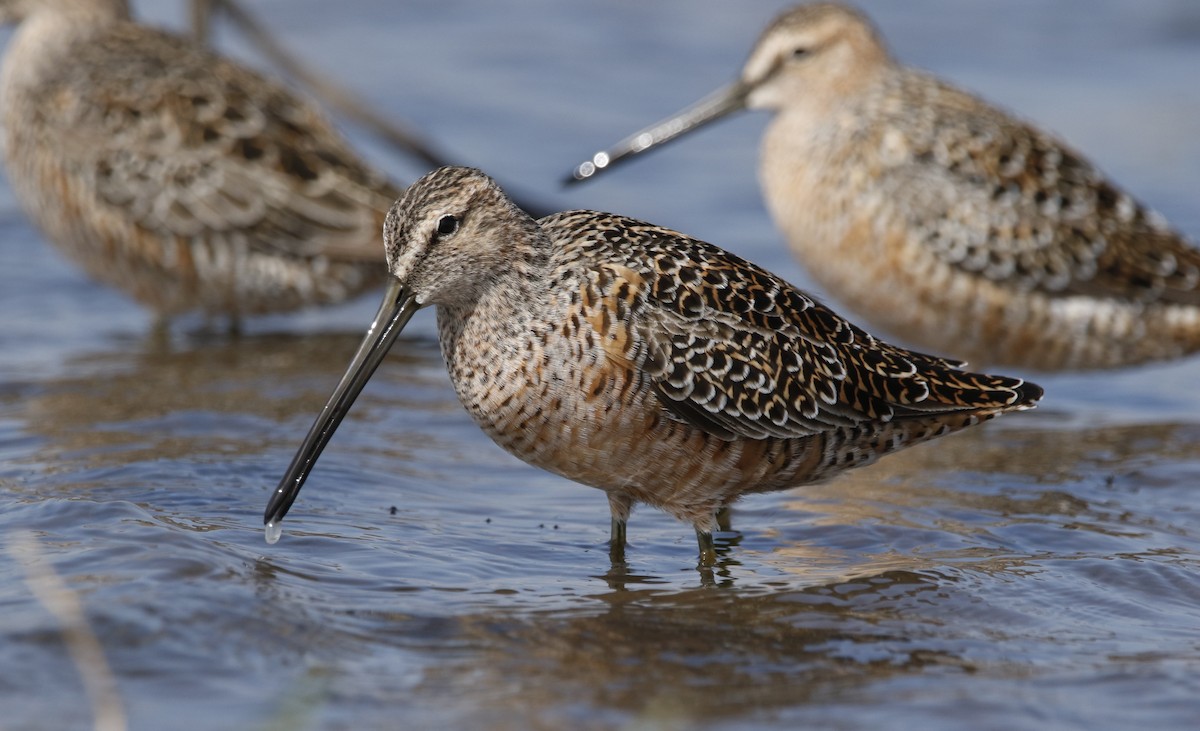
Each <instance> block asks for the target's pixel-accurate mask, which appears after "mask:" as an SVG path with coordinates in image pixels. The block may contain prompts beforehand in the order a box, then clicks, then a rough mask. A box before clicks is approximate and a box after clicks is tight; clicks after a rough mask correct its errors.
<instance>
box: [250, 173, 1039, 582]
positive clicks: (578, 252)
mask: <svg viewBox="0 0 1200 731" xmlns="http://www.w3.org/2000/svg"><path fill="white" fill-rule="evenodd" d="M384 247H385V249H386V252H387V261H388V270H389V271H390V272H391V274H392V279H391V282H390V284H389V285H388V287H387V292H386V294H385V296H384V301H383V304H382V306H381V307H380V310H379V313H378V314H377V315H376V318H375V321H374V322H373V323H372V324H371V328H370V330H369V331H368V333H367V336H366V338H365V339H364V340H363V343H362V345H361V346H360V348H359V350H358V353H357V354H356V355H355V357H354V360H353V362H352V363H351V364H350V368H349V370H347V372H346V375H345V376H343V378H342V381H341V383H339V384H338V386H337V389H336V390H335V391H334V394H333V396H332V397H331V398H330V400H329V403H328V404H327V405H326V406H325V409H324V410H323V411H322V412H321V415H320V416H319V417H318V418H317V421H316V423H315V424H313V427H312V429H311V430H310V431H309V434H308V437H307V439H306V440H305V442H304V444H303V445H302V446H301V447H300V450H299V451H298V452H297V453H296V456H295V458H294V459H293V460H292V463H291V466H290V467H289V468H288V470H287V473H286V474H285V475H284V477H283V479H282V480H281V481H280V483H279V487H278V489H277V490H276V491H275V493H274V495H273V496H272V497H271V500H270V503H269V504H268V505H267V510H266V514H265V516H264V520H265V522H266V523H267V528H268V540H271V541H273V540H274V539H276V538H278V535H279V531H280V526H279V522H280V521H281V520H282V519H283V517H284V515H286V514H287V511H288V509H289V508H290V507H291V505H292V502H293V501H294V500H295V499H296V496H297V494H298V493H299V491H300V488H301V486H302V485H303V484H304V481H305V479H306V478H307V477H308V474H309V471H310V470H311V469H312V467H313V464H314V463H315V462H316V459H317V457H318V456H319V455H320V453H321V450H322V449H323V448H324V447H325V445H326V443H328V441H329V438H330V437H331V436H332V435H333V432H334V429H336V428H337V425H338V424H339V423H340V422H341V419H342V417H343V416H345V414H346V412H347V411H348V410H349V408H350V405H351V404H352V403H353V402H354V399H355V397H356V396H357V395H358V393H359V391H361V389H362V387H363V386H364V385H365V384H366V382H367V379H368V378H370V376H371V374H372V372H374V370H375V368H376V367H377V366H378V365H379V363H380V362H381V361H382V360H383V357H384V355H385V354H386V353H387V351H388V349H389V348H390V347H391V344H392V343H393V342H394V341H395V339H396V336H397V335H398V334H399V333H400V331H401V329H402V328H403V327H404V325H405V324H406V323H407V322H408V320H409V318H410V317H411V316H412V315H413V313H414V312H415V311H416V310H417V309H419V308H421V307H424V306H427V305H437V308H438V310H437V315H438V330H439V334H440V340H441V346H442V355H443V357H444V359H445V361H446V364H447V367H448V368H449V371H450V380H451V382H452V383H453V385H454V388H455V390H456V391H457V392H458V397H459V399H460V400H461V401H462V403H463V405H464V406H465V407H466V408H467V411H469V412H470V413H471V416H473V417H474V418H475V421H476V422H477V423H478V424H479V425H480V427H482V428H483V430H484V431H485V432H486V433H487V434H488V436H490V437H491V438H492V439H493V440H494V441H495V442H496V443H497V444H499V445H500V446H501V447H503V448H505V449H506V450H508V451H509V452H511V453H512V454H514V455H516V456H517V457H519V458H521V459H523V460H525V461H526V462H528V463H530V464H533V465H536V466H538V467H542V468H544V469H547V470H550V471H551V472H554V473H557V474H559V475H562V476H563V477H567V478H569V479H572V480H576V481H578V482H581V483H583V484H585V485H590V486H593V487H598V488H600V489H602V490H604V491H605V492H606V493H607V494H608V501H609V507H610V509H611V512H612V541H611V544H612V546H613V549H614V550H616V551H619V550H620V549H621V547H622V546H623V544H624V540H625V523H626V520H627V519H628V517H629V512H630V509H631V507H632V506H633V504H634V503H638V502H642V503H647V504H650V505H653V506H655V507H659V508H662V509H663V510H665V511H667V512H668V513H670V514H671V515H674V516H675V517H676V518H678V519H680V520H684V521H687V522H689V523H691V524H692V525H694V526H695V528H696V534H697V537H698V540H699V543H700V551H701V559H702V561H704V562H705V563H711V561H712V560H713V558H714V556H715V554H714V553H713V540H712V531H713V529H714V528H715V527H716V519H715V517H714V516H715V514H716V513H717V512H718V511H719V510H721V509H722V508H723V507H725V506H727V505H729V504H730V503H731V502H733V501H734V500H736V499H737V498H739V497H740V496H742V495H743V494H746V493H753V492H767V491H771V490H781V489H785V488H789V487H795V486H797V485H802V484H805V483H810V482H814V481H817V480H822V479H825V478H828V477H831V476H833V475H835V474H837V473H838V472H841V471H843V470H846V469H849V468H851V467H856V466H859V465H863V464H867V463H868V462H872V461H874V460H875V458H877V457H878V456H880V455H882V454H886V453H888V452H892V451H895V450H897V449H900V448H901V447H905V446H908V445H911V444H916V443H918V442H922V441H925V440H928V439H932V438H934V437H937V436H941V435H943V434H948V433H950V432H953V431H957V430H959V429H962V428H964V427H967V426H970V425H972V424H976V423H979V422H980V421H983V420H986V419H988V418H990V417H992V416H995V415H997V414H1001V413H1004V412H1006V411H1013V410H1019V409H1027V408H1031V407H1032V406H1033V405H1034V402H1036V401H1037V400H1038V399H1039V398H1040V397H1041V394H1042V390H1041V389H1040V388H1039V387H1037V386H1035V385H1034V384H1031V383H1025V382H1022V381H1021V380H1019V379H1016V378H1005V377H1003V376H986V375H981V374H978V373H967V372H964V371H961V370H958V369H957V367H956V364H955V363H952V362H950V361H946V360H943V359H941V358H936V357H932V356H927V355H921V354H919V353H913V352H910V351H907V350H904V349H901V348H897V347H893V346H891V345H888V344H886V343H883V342H880V341H878V340H876V339H875V338H873V337H871V336H870V335H868V334H867V333H865V332H863V331H862V330H860V329H858V328H857V327H855V326H853V325H851V324H850V323H849V322H846V321H845V320H843V319H842V318H840V317H838V316H837V315H836V314H834V313H833V312H832V311H830V310H829V309H827V308H825V307H824V306H822V305H820V304H818V303H816V302H814V301H813V300H812V299H810V298H809V297H807V296H806V295H805V294H804V293H803V292H800V291H799V290H797V289H795V288H794V287H792V286H791V285H789V284H788V283H787V282H784V281H783V280H781V279H779V278H778V277H776V276H774V275H772V274H770V273H769V272H766V271H763V270H762V269H759V268H758V267H756V266H754V265H753V264H751V263H749V262H747V261H744V260H742V259H739V258H738V257H736V256H734V255H732V254H729V253H726V252H725V251H722V250H721V249H718V248H717V247H715V246H712V245H709V244H706V243H704V242H702V241H697V240H695V239H691V238H688V237H687V236H684V235H683V234H680V233H676V232H675V231H671V230H668V229H664V228H659V227H657V226H652V225H650V224H647V223H642V222H640V221H635V220H632V219H628V218H624V217H621V216H617V215H613V214H608V213H596V212H593V211H571V212H567V213H558V214H555V215H552V216H548V217H546V218H543V219H541V220H540V221H534V220H533V219H532V218H530V217H529V216H528V215H527V214H526V213H524V212H523V211H522V210H521V209H519V208H517V207H516V206H515V205H514V204H513V203H512V201H510V200H509V198H508V197H507V196H505V194H504V192H503V191H501V190H500V188H499V187H498V186H497V185H496V184H495V182H493V181H492V180H491V178H489V177H487V176H486V175H484V174H483V173H481V172H479V171H478V170H473V169H469V168H452V167H447V168H440V169H438V170H435V171H434V172H432V173H430V174H428V175H426V176H425V177H423V178H422V179H421V180H419V181H417V182H416V183H414V184H413V186H412V187H411V188H410V189H409V190H408V191H407V192H405V193H404V195H403V197H401V198H400V200H398V201H397V202H396V204H395V205H394V206H393V207H392V209H391V211H390V212H389V213H388V217H387V221H386V223H385V224H384Z"/></svg>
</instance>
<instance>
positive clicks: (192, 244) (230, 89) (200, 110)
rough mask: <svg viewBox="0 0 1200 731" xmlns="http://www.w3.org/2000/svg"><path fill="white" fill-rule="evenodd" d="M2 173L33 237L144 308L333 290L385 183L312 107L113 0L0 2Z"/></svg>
mask: <svg viewBox="0 0 1200 731" xmlns="http://www.w3.org/2000/svg"><path fill="white" fill-rule="evenodd" d="M0 21H4V22H10V23H12V22H15V23H18V24H19V26H18V28H17V31H16V33H15V34H14V35H13V38H12V40H11V41H10V42H9V47H8V50H7V54H6V55H5V58H4V63H3V69H2V70H0V107H2V111H0V114H2V115H3V117H2V118H3V122H4V128H5V129H4V135H5V137H4V142H5V162H6V165H7V170H8V178H9V181H10V183H11V185H12V187H13V189H14V191H15V192H16V195H17V198H18V200H19V201H20V203H21V205H22V207H23V208H24V210H25V211H26V213H27V214H28V215H29V216H30V217H31V218H32V219H33V220H34V222H35V223H36V224H37V225H38V227H39V228H41V230H42V231H43V232H44V234H45V235H46V237H47V238H48V239H49V240H50V241H51V242H52V243H54V244H55V245H57V246H58V247H59V248H60V249H61V250H62V251H63V252H64V253H65V254H66V255H67V256H68V257H69V258H70V259H72V260H73V261H75V262H76V263H78V264H79V265H81V266H82V267H83V268H84V269H85V270H86V271H87V272H88V274H90V275H91V276H93V277H94V278H96V279H98V280H100V281H102V282H104V283H106V284H109V285H111V286H114V287H116V288H118V289H120V290H122V291H124V292H125V293H127V294H129V295H130V296H132V297H133V298H134V299H135V300H137V301H138V302H140V303H141V304H143V305H145V306H147V307H149V308H150V309H152V310H153V311H154V312H155V313H156V314H157V315H158V316H159V318H160V319H161V320H163V321H165V320H166V319H167V318H170V317H171V316H173V315H177V314H180V313H183V312H188V311H196V310H198V311H202V312H204V313H205V314H207V315H209V316H228V317H229V318H230V320H231V322H232V323H233V324H234V326H235V327H236V324H237V322H238V320H239V319H240V318H241V317H243V316H246V315H257V314H262V313H267V312H282V311H288V310H293V309H296V308H299V307H303V306H306V305H323V304H330V303H335V302H339V301H342V300H345V299H347V298H349V297H352V296H354V295H356V294H358V293H360V292H362V291H363V290H365V289H368V288H370V287H373V286H376V285H379V284H380V283H381V282H383V280H384V279H385V277H386V275H387V271H386V268H385V267H384V259H383V251H382V248H381V247H380V246H379V242H378V239H377V236H378V232H379V230H380V228H381V226H382V223H383V219H384V216H385V215H386V213H387V210H388V207H389V205H390V204H391V202H392V201H394V200H395V198H396V197H397V196H398V195H399V189H398V188H397V187H396V186H394V185H392V184H391V183H389V182H388V181H387V179H386V178H385V177H384V176H383V175H382V174H381V173H379V172H377V171H376V170H374V169H372V168H371V167H370V166H369V165H367V164H365V163H364V162H362V161H361V160H359V159H358V157H357V156H356V155H355V153H354V151H353V150H351V148H350V147H349V145H348V144H347V143H346V142H345V140H344V139H343V138H342V137H341V136H340V135H339V134H338V133H337V131H336V130H335V129H334V128H333V126H332V125H331V124H330V123H329V122H328V121H327V120H326V119H325V118H324V117H323V116H322V114H321V113H320V111H319V110H318V109H317V108H316V107H315V106H314V105H312V104H311V103H309V102H307V101H306V100H304V99H303V98H301V97H300V96H298V95H297V94H295V93H294V92H292V91H290V90H288V89H287V88H285V87H284V86H282V85H280V84H278V83H276V82H274V81H271V80H270V79H267V78H264V77H263V76H261V75H259V74H257V73H255V72H253V71H251V70H249V69H247V68H244V67H242V66H241V65H239V64H237V63H235V62H234V61H231V60H228V59H225V58H222V57H220V56H218V55H215V54H213V53H212V52H210V51H208V50H206V49H205V48H203V47H201V46H199V45H197V44H196V43H194V42H192V41H191V40H189V39H187V38H184V37H181V36H177V35H173V34H170V33H166V32H163V31H159V30H155V29H151V28H147V27H145V26H141V25H138V24H136V23H134V22H133V21H132V20H131V18H130V13H129V7H128V3H127V2H126V0H0Z"/></svg>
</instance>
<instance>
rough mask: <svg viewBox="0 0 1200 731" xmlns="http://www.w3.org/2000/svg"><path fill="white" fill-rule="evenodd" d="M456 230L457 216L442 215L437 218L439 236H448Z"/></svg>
mask: <svg viewBox="0 0 1200 731" xmlns="http://www.w3.org/2000/svg"><path fill="white" fill-rule="evenodd" d="M457 230H458V217H457V216H442V217H441V218H440V219H438V227H437V232H438V234H440V235H441V236H449V235H450V234H452V233H454V232H455V231H457Z"/></svg>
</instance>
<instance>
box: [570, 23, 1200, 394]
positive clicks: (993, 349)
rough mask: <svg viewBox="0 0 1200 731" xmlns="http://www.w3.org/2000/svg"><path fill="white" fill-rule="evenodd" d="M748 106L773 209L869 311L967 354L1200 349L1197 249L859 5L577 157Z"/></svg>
mask: <svg viewBox="0 0 1200 731" xmlns="http://www.w3.org/2000/svg"><path fill="white" fill-rule="evenodd" d="M744 108H752V109H767V110H770V111H772V112H774V113H775V118H774V120H773V121H772V123H771V125H770V126H769V128H768V129H767V132H766V136H765V138H764V139H763V143H762V160H761V168H760V177H761V182H762V186H763V189H764V191H765V194H766V200H767V205H768V208H769V209H770V211H771V214H772V216H773V217H774V219H775V222H776V224H777V225H778V226H779V227H780V228H781V229H782V231H783V233H784V234H785V235H786V237H787V239H788V241H789V242H790V244H791V247H792V249H793V250H794V251H795V252H796V253H797V255H798V256H799V257H800V259H801V260H802V261H803V263H804V264H805V266H806V267H807V268H808V269H809V271H810V272H811V273H812V275H813V277H814V279H815V280H816V281H817V282H818V283H819V284H820V285H821V286H822V287H823V288H825V289H826V290H827V291H829V292H830V293H831V294H832V295H833V296H835V297H837V298H838V299H840V300H841V301H842V302H844V303H846V304H847V305H848V306H849V307H851V308H852V309H853V310H854V311H856V312H857V313H858V314H860V315H861V316H862V317H864V318H866V319H867V320H868V321H869V322H870V323H871V324H872V325H874V326H876V327H878V328H881V329H883V330H886V331H887V332H889V333H891V334H892V335H895V336H897V337H899V338H902V339H904V340H905V341H907V342H911V343H914V344H915V345H917V346H918V347H922V348H926V349H930V350H933V351H937V352H946V353H951V354H953V355H955V356H959V357H963V358H966V359H968V360H970V361H971V362H973V363H975V364H977V365H978V364H988V365H1010V366H1021V367H1026V368H1034V369H1039V370H1060V369H1091V368H1110V367H1117V366H1125V365H1131V364H1135V363H1140V362H1143V361H1149V360H1155V359H1163V358H1172V357H1177V356H1181V355H1184V354H1187V353H1190V352H1193V351H1195V350H1197V349H1200V252H1198V251H1197V250H1196V248H1194V247H1193V246H1192V245H1191V244H1190V243H1189V242H1188V241H1186V240H1185V239H1184V237H1183V236H1182V235H1180V234H1179V233H1177V232H1175V231H1173V230H1171V229H1170V228H1169V227H1168V226H1167V224H1166V223H1165V222H1164V221H1163V220H1162V219H1161V218H1160V217H1158V216H1157V215H1156V214H1154V213H1152V212H1151V211H1148V210H1147V209H1146V208H1145V207H1143V206H1142V205H1141V204H1139V203H1138V202H1137V201H1135V200H1133V199H1132V198H1131V197H1129V196H1128V195H1127V194H1125V193H1124V192H1122V191H1121V190H1119V189H1118V188H1117V187H1116V186H1114V185H1113V184H1112V183H1110V182H1109V181H1108V180H1107V179H1106V178H1105V177H1104V176H1103V175H1102V174H1101V173H1100V172H1099V171H1098V170H1097V169H1096V168H1095V167H1093V166H1092V165H1091V164H1090V163H1089V162H1088V161H1087V160H1085V159H1083V158H1082V157H1081V156H1080V155H1079V154H1078V153H1076V152H1075V151H1074V150H1072V149H1070V148H1069V147H1067V146H1066V145H1065V144H1063V143H1062V142H1060V141H1058V140H1056V139H1054V138H1053V137H1051V136H1050V135H1048V134H1046V133H1044V132H1042V131H1040V130H1038V129H1036V128H1035V127H1032V126H1030V125H1028V124H1025V123H1024V122H1021V121H1019V120H1016V119H1014V118H1013V117H1011V116H1009V115H1008V114H1006V113H1005V112H1003V111H1001V110H999V109H997V108H995V107H993V106H991V105H989V104H987V103H986V102H984V101H981V100H980V99H978V98H976V97H974V96H971V95H969V94H967V93H965V92H963V91H960V90H958V89H956V88H954V87H952V86H950V85H949V84H946V83H945V82H943V81H940V80H939V79H936V78H934V77H932V76H928V75H926V74H924V73H922V72H919V71H916V70H914V69H911V68H907V67H905V66H902V65H900V64H899V63H898V62H896V61H895V60H894V59H893V58H892V57H891V56H890V55H889V53H888V51H887V49H886V47H885V46H884V43H883V41H882V39H881V38H880V36H879V34H878V33H877V32H876V31H875V29H874V28H873V27H872V26H871V24H870V22H869V21H868V20H867V19H866V18H865V17H863V15H862V14H860V13H859V12H858V11H856V10H854V9H852V8H849V7H847V6H845V5H840V4H836V3H823V4H818V5H805V6H800V7H797V8H795V9H793V10H790V11H788V12H786V13H784V14H783V15H781V16H780V17H779V18H777V19H776V20H775V22H774V23H772V24H771V25H770V26H769V27H768V28H767V29H766V31H765V32H764V33H763V34H762V36H761V37H760V38H759V40H758V43H757V44H756V45H755V47H754V50H753V51H752V52H751V53H750V57H749V59H748V60H747V61H746V64H745V66H744V68H743V69H742V74H741V78H740V79H739V80H738V81H736V82H734V83H733V84H731V85H729V86H728V87H726V88H724V89H721V90H719V91H717V92H715V93H714V94H712V95H710V96H709V97H707V98H705V99H704V100H702V101H700V102H698V103H696V104H695V105H693V106H692V107H689V108H688V109H685V110H684V111H682V112H680V113H678V114H677V115H675V116H673V117H670V118H669V119H667V120H664V121H663V122H660V123H659V124H657V125H654V126H652V127H649V128H647V129H645V130H643V131H641V132H638V133H636V134H633V135H631V136H630V137H628V138H627V139H625V140H624V141H622V142H620V143H618V144H617V145H616V146H615V147H614V148H612V149H611V150H609V151H606V152H601V153H597V154H596V155H595V156H594V157H593V159H592V160H591V161H589V162H586V163H584V164H583V165H581V166H579V167H578V168H576V170H575V172H574V176H573V179H578V180H582V179H586V178H588V177H590V176H592V175H595V174H596V173H598V172H599V171H600V170H602V169H604V168H606V167H612V166H613V165H614V164H615V163H617V162H620V161H621V160H624V159H628V158H629V157H630V156H633V155H636V154H638V153H641V152H644V151H646V150H649V149H652V148H653V147H655V146H657V145H661V144H662V143H664V142H667V141H670V140H672V139H674V138H675V137H677V136H679V135H681V134H684V133H686V132H688V131H690V130H693V129H696V128H698V127H700V126H701V125H704V124H706V123H708V122H711V121H713V120H716V119H719V118H721V117H723V116H725V115H727V114H729V113H732V112H735V111H738V110H740V109H744Z"/></svg>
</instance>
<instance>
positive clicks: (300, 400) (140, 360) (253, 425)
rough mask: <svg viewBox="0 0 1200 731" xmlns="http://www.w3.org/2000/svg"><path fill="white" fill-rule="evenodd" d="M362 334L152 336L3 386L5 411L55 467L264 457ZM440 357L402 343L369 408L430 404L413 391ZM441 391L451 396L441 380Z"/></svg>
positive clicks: (321, 394) (433, 380)
mask: <svg viewBox="0 0 1200 731" xmlns="http://www.w3.org/2000/svg"><path fill="white" fill-rule="evenodd" d="M359 340H360V336H359V334H357V333H315V334H311V335H305V336H297V335H290V334H276V335H261V336H242V337H235V338H224V337H219V338H202V339H199V340H193V341H191V342H189V343H187V344H186V345H184V346H182V347H171V346H170V345H168V344H164V343H163V342H162V341H161V339H160V338H158V337H157V336H156V335H152V336H150V337H149V338H147V340H146V341H145V342H119V343H116V344H115V347H114V349H112V350H108V351H103V352H98V353H92V354H87V355H84V356H81V357H78V358H76V359H75V360H74V361H73V362H72V363H70V364H69V366H68V373H69V375H67V376H65V377H62V378H55V379H49V380H45V381H39V382H37V383H36V384H30V385H27V386H23V387H21V386H19V385H16V384H10V388H11V389H13V390H14V391H16V392H17V393H18V394H19V395H18V396H17V397H14V399H13V401H14V402H15V404H14V408H12V409H10V410H9V412H10V413H11V414H12V415H13V416H15V417H16V418H18V419H19V420H21V421H22V422H23V423H24V424H25V425H26V426H27V428H28V429H29V431H30V432H31V433H32V434H36V435H37V436H39V437H40V438H42V439H43V440H44V444H45V449H44V450H41V451H39V452H36V453H35V455H34V459H36V460H37V461H40V462H43V463H45V464H47V465H50V466H52V465H54V464H55V463H57V462H59V461H61V460H62V459H65V458H70V459H75V460H81V461H83V462H85V463H86V464H88V465H89V466H93V467H102V466H116V465H121V464H132V463H137V462H141V461H147V460H163V459H183V458H187V459H197V458H201V459H203V458H209V459H212V458H217V457H226V458H234V457H239V456H253V455H259V454H261V453H262V452H263V451H264V450H267V449H273V448H276V447H280V446H286V445H288V444H291V443H292V442H294V441H295V440H296V438H297V436H296V432H295V430H294V429H292V428H291V427H290V424H291V422H293V421H298V422H299V421H303V420H305V419H308V418H310V417H311V415H312V414H313V413H315V412H316V411H318V410H319V409H320V407H321V405H322V404H323V403H324V399H325V398H326V392H327V391H329V389H330V384H331V383H336V381H337V379H338V377H339V376H340V374H341V371H342V370H343V369H344V368H345V362H346V361H347V360H348V359H349V357H350V355H352V354H353V353H354V350H355V348H356V347H357V346H358V342H359ZM440 363H441V360H440V356H439V355H438V354H437V350H436V345H435V344H432V343H429V342H423V341H407V342H405V341H402V342H401V343H399V344H398V345H397V347H396V348H395V349H394V350H393V352H392V354H391V355H390V357H389V359H388V365H387V366H385V369H384V373H386V374H390V375H392V376H395V377H396V378H398V379H399V383H398V384H397V382H396V380H395V379H393V380H392V381H390V383H391V384H392V385H393V386H397V385H398V386H399V388H398V389H397V388H391V389H388V390H387V391H384V390H383V389H379V390H378V391H377V392H376V394H375V396H374V398H373V399H372V401H373V403H374V405H375V406H377V407H379V408H386V409H396V408H405V407H407V406H411V405H412V404H413V403H425V404H427V403H428V401H429V395H428V394H426V395H423V396H422V395H421V394H417V393H412V392H413V391H417V390H419V389H424V388H428V387H430V386H433V387H435V388H436V387H440V386H442V385H443V382H444V378H439V377H438V372H437V370H436V369H438V368H440ZM385 377H386V376H385ZM397 390H399V391H400V393H396V391H397ZM436 397H443V398H448V399H450V400H453V394H452V393H450V392H449V391H448V390H447V389H445V388H442V389H441V393H439V394H437V395H436V396H435V398H436ZM455 405H456V404H455ZM448 406H449V404H447V407H448ZM279 423H287V424H289V428H288V429H286V430H281V429H279V428H277V427H276V425H277V424H279ZM302 434H303V432H300V435H302ZM51 469H53V467H51Z"/></svg>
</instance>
